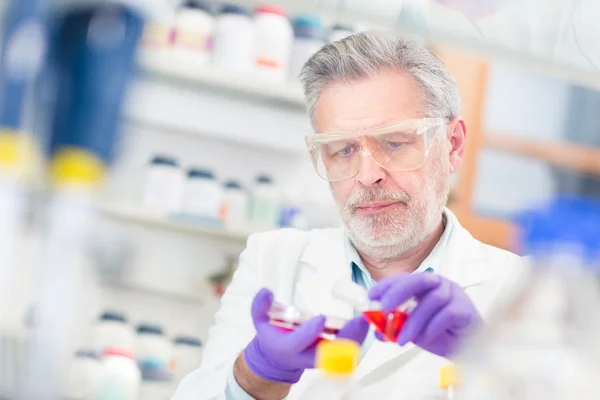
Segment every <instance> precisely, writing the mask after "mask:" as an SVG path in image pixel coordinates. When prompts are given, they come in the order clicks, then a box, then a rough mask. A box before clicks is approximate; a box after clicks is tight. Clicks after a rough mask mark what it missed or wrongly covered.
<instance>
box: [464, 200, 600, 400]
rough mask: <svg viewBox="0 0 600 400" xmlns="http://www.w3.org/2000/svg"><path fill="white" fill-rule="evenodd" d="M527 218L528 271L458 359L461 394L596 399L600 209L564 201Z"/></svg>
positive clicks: (468, 399)
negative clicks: (599, 229) (529, 268)
mask: <svg viewBox="0 0 600 400" xmlns="http://www.w3.org/2000/svg"><path fill="white" fill-rule="evenodd" d="M524 220H525V223H524V224H522V226H521V233H520V235H521V238H520V239H521V241H520V242H521V243H520V245H521V247H522V250H524V251H525V252H527V253H528V254H529V255H530V256H531V261H532V265H531V267H532V268H531V270H530V271H528V275H526V276H525V277H523V278H522V279H520V280H519V281H518V282H519V283H520V284H519V285H516V286H515V285H513V287H512V293H510V296H509V297H508V298H507V300H506V302H505V303H504V304H502V307H501V308H500V309H499V310H498V312H497V314H496V315H495V316H493V318H491V319H490V320H489V321H488V323H487V324H486V327H485V329H484V330H483V332H481V333H480V334H478V335H477V336H475V337H474V338H472V339H471V340H470V341H469V342H468V345H467V346H466V347H465V349H463V354H462V355H460V356H459V357H458V359H457V362H458V364H459V365H460V366H461V385H460V392H461V393H460V398H461V399H464V400H481V399H491V400H492V399H511V400H527V399H544V400H563V399H582V400H584V399H585V400H588V399H589V400H592V399H597V398H598V393H599V392H598V376H600V343H599V341H598V337H600V314H599V313H598V308H599V307H600V290H599V288H598V277H599V271H598V270H599V268H598V266H599V265H600V264H599V263H600V235H598V227H599V226H600V206H599V205H590V204H589V203H587V202H585V201H579V200H573V199H570V200H566V201H562V200H561V201H558V202H556V203H555V204H554V205H552V206H551V207H547V208H546V207H544V208H542V209H541V210H539V211H536V212H534V213H533V214H530V215H528V216H527V218H525V219H524ZM514 273H519V271H515V272H514Z"/></svg>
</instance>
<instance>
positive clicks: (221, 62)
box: [213, 4, 255, 74]
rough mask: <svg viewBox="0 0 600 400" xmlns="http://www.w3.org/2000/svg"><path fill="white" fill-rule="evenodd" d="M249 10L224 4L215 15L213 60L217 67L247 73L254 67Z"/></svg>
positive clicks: (251, 24)
mask: <svg viewBox="0 0 600 400" xmlns="http://www.w3.org/2000/svg"><path fill="white" fill-rule="evenodd" d="M251 15H252V14H251V12H250V10H248V9H246V8H244V7H240V6H237V5H232V4H225V5H223V7H222V8H221V11H220V13H219V14H218V15H217V18H216V24H215V41H214V46H213V62H214V64H215V66H217V67H218V68H222V69H224V70H228V71H234V72H237V73H240V74H249V73H251V72H252V71H253V68H254V63H253V60H254V51H255V50H254V48H255V44H254V21H253V20H252V17H251Z"/></svg>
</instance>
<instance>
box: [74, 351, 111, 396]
mask: <svg viewBox="0 0 600 400" xmlns="http://www.w3.org/2000/svg"><path fill="white" fill-rule="evenodd" d="M102 379H103V369H102V363H101V362H100V360H99V357H98V355H97V353H96V352H95V351H94V350H80V351H78V352H77V353H76V354H75V357H74V359H73V362H72V363H71V367H70V368H69V374H68V376H67V384H66V385H65V393H64V398H65V399H66V400H91V399H93V398H94V396H96V394H97V393H99V391H100V389H101V388H102Z"/></svg>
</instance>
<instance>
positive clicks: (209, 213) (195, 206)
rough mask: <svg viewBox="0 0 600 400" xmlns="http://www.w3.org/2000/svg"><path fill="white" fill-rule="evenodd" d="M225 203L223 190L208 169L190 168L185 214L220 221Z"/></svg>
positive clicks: (185, 197) (185, 196)
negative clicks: (222, 206)
mask: <svg viewBox="0 0 600 400" xmlns="http://www.w3.org/2000/svg"><path fill="white" fill-rule="evenodd" d="M222 203H223V188H222V186H221V184H219V182H217V180H216V178H215V175H214V174H213V172H212V171H210V170H208V169H201V168H190V169H189V170H188V173H187V182H186V187H185V195H184V198H183V207H182V208H183V212H184V213H186V214H189V215H194V216H197V217H203V218H208V219H211V220H218V219H219V217H220V212H221V204H222Z"/></svg>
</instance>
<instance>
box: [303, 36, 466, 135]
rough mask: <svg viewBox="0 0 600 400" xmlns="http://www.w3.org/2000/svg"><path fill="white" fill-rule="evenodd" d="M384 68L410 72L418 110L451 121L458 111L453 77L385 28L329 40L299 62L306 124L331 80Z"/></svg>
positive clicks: (427, 53)
mask: <svg viewBox="0 0 600 400" xmlns="http://www.w3.org/2000/svg"><path fill="white" fill-rule="evenodd" d="M384 69H394V70H398V71H404V72H407V73H408V74H410V75H411V76H412V77H413V79H414V80H415V81H416V83H417V85H418V86H419V88H420V89H421V90H422V92H423V99H422V107H423V112H424V113H425V114H426V115H427V116H429V117H431V118H448V119H452V118H454V117H456V116H457V115H458V112H459V109H460V94H459V91H458V87H457V85H456V79H455V78H454V77H453V76H452V75H451V74H450V72H448V70H447V69H446V67H445V65H444V63H443V62H442V60H440V59H439V58H438V57H437V56H436V55H435V54H433V53H432V52H431V51H429V50H427V49H426V48H425V47H423V46H421V45H419V44H417V43H415V42H412V41H410V40H407V39H403V38H401V37H399V36H396V35H393V34H390V33H384V32H365V33H359V34H356V35H352V36H349V37H347V38H345V39H343V40H340V41H337V42H334V43H330V44H328V45H326V46H324V47H323V48H322V49H321V50H319V51H318V52H317V53H315V54H314V55H313V56H312V57H311V58H310V59H309V60H308V61H307V62H306V64H304V67H303V68H302V71H301V73H300V80H301V82H302V85H303V87H304V96H305V100H306V105H307V108H308V113H309V116H310V119H311V122H312V124H313V126H314V124H315V107H316V104H317V101H318V100H319V96H320V94H321V91H322V90H323V89H324V88H325V87H327V86H328V85H330V84H334V83H340V82H352V81H354V80H357V79H361V78H367V77H369V76H373V75H375V74H377V72H379V71H381V70H384Z"/></svg>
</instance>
